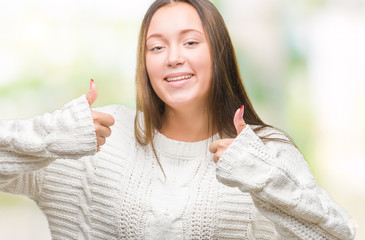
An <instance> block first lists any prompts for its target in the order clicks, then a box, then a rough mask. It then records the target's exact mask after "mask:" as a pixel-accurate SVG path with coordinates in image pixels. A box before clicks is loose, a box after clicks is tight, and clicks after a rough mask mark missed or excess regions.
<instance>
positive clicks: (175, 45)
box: [146, 3, 212, 108]
mask: <svg viewBox="0 0 365 240" xmlns="http://www.w3.org/2000/svg"><path fill="white" fill-rule="evenodd" d="M146 47H147V52H146V66H147V72H148V75H149V78H150V81H151V85H152V87H153V89H154V91H155V92H156V94H157V95H158V96H159V97H160V99H161V100H162V101H163V102H165V104H166V107H171V108H178V107H179V108H182V107H189V106H197V105H196V104H203V105H204V104H206V101H207V96H208V92H209V89H210V86H211V81H212V76H211V74H212V73H211V72H212V61H211V55H210V48H209V44H208V41H207V39H206V36H205V33H204V30H203V26H202V23H201V20H200V17H199V15H198V13H197V11H196V10H195V8H194V7H192V6H191V5H189V4H187V3H176V4H169V5H166V6H164V7H162V8H160V9H159V10H157V11H156V12H155V14H154V15H153V17H152V19H151V23H150V26H149V28H148V31H147V38H146Z"/></svg>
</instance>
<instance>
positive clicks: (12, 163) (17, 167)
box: [0, 95, 96, 190]
mask: <svg viewBox="0 0 365 240" xmlns="http://www.w3.org/2000/svg"><path fill="white" fill-rule="evenodd" d="M95 152H96V136H95V129H94V124H93V121H92V116H91V111H90V107H89V104H88V103H87V100H86V97H85V95H83V96H81V97H79V98H77V99H75V100H73V101H71V102H69V103H68V104H66V105H65V106H64V107H63V108H62V109H61V110H57V111H55V112H53V113H45V114H43V115H40V116H36V117H34V118H31V119H28V120H1V121H0V189H2V190H5V186H7V187H9V186H8V185H9V184H16V183H12V182H13V181H14V180H15V179H18V180H19V181H20V178H24V179H23V180H24V181H25V182H27V183H31V182H34V181H35V179H34V173H35V171H37V170H39V169H42V168H43V167H45V166H47V165H48V164H49V163H51V162H52V161H53V160H55V159H59V158H71V159H78V158H81V157H82V156H87V155H92V154H94V153H95Z"/></svg>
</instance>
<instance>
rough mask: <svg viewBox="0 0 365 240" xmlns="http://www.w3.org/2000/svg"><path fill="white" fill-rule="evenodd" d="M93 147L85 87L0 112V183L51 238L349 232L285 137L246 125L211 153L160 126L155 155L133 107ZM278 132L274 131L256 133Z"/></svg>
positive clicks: (346, 220)
mask: <svg viewBox="0 0 365 240" xmlns="http://www.w3.org/2000/svg"><path fill="white" fill-rule="evenodd" d="M98 110H99V111H103V112H107V113H109V114H112V115H113V116H114V118H115V120H116V123H115V125H114V126H113V127H112V135H111V137H109V138H108V139H107V143H106V144H105V145H104V146H103V147H102V148H101V151H100V152H98V153H96V154H95V149H96V140H95V133H94V129H93V124H92V118H91V113H90V109H89V107H88V104H87V101H86V98H85V96H82V97H80V98H78V99H75V100H74V101H72V102H71V103H69V104H67V105H66V106H65V107H64V108H63V109H62V110H60V111H56V112H55V113H53V114H44V115H42V116H38V117H35V118H33V119H30V120H23V121H0V190H1V191H4V192H9V193H14V194H22V195H26V196H28V197H29V198H31V199H33V200H34V201H35V202H36V203H37V204H38V206H39V208H40V209H41V210H42V211H43V213H44V214H45V216H46V217H47V219H48V222H49V227H50V230H51V234H52V238H53V239H108V240H109V239H222V240H224V239H227V240H228V239H229V240H234V239H341V240H345V239H353V238H354V232H355V230H354V227H353V224H352V222H351V219H350V217H349V216H348V215H347V213H346V212H344V210H343V209H342V208H341V207H339V206H338V205H337V204H335V203H334V202H333V201H332V199H331V198H330V196H329V195H328V194H327V193H326V192H325V191H324V190H323V189H321V188H320V187H319V186H318V185H317V184H316V182H315V180H314V179H313V176H312V175H311V173H310V170H309V168H308V166H307V164H306V162H305V160H304V159H303V158H302V156H301V154H300V153H299V151H298V150H297V149H296V148H295V147H294V146H292V145H291V144H288V143H282V142H279V141H269V142H266V143H263V142H262V141H261V140H260V138H259V137H258V136H257V135H256V134H255V133H254V131H253V130H252V126H248V127H246V129H245V130H244V131H242V133H241V134H240V135H239V136H238V137H237V138H236V139H235V141H234V142H233V143H232V144H231V146H230V147H229V148H228V149H227V150H226V152H225V153H224V154H223V155H222V157H221V159H220V160H219V162H218V164H215V163H214V162H213V161H212V155H211V154H210V153H209V151H208V148H209V144H210V143H211V142H212V141H213V140H215V139H217V138H218V136H214V137H213V138H212V139H208V140H206V141H201V142H197V143H187V142H179V141H175V140H171V139H168V138H166V137H165V136H163V135H161V134H159V133H157V134H156V137H155V141H154V142H155V146H156V150H157V155H158V157H159V159H160V161H161V164H162V166H163V168H164V170H165V172H166V177H167V179H166V180H164V177H163V175H162V174H161V170H160V169H159V166H158V164H157V162H156V159H155V156H154V154H153V151H152V149H151V147H149V146H148V147H142V146H140V145H139V144H138V143H137V142H136V141H135V138H134V132H133V131H134V130H133V129H134V128H133V122H134V116H135V114H136V111H135V110H130V109H128V108H126V107H123V106H118V105H111V106H107V107H104V108H100V109H98ZM262 134H263V135H267V134H270V136H272V137H276V138H284V136H283V135H282V134H281V133H279V132H277V131H276V130H273V129H269V130H266V131H263V132H262Z"/></svg>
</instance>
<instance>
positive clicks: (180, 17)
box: [147, 2, 204, 36]
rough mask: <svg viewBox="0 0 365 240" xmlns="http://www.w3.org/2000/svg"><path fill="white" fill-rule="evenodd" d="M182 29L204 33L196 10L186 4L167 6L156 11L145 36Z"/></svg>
mask: <svg viewBox="0 0 365 240" xmlns="http://www.w3.org/2000/svg"><path fill="white" fill-rule="evenodd" d="M183 29H194V30H198V31H200V32H202V33H203V32H204V29H203V26H202V22H201V19H200V17H199V14H198V12H197V11H196V9H195V8H194V7H193V6H191V5H190V4H188V3H183V2H179V3H173V4H168V5H165V6H163V7H161V8H160V9H158V10H157V11H156V12H155V13H154V15H153V16H152V19H151V23H150V26H149V28H148V31H147V36H148V35H151V34H156V33H158V34H164V33H168V32H172V31H180V30H183Z"/></svg>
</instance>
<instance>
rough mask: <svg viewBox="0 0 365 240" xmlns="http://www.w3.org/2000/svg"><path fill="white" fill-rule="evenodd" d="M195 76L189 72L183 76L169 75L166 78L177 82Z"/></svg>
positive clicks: (167, 80)
mask: <svg viewBox="0 0 365 240" xmlns="http://www.w3.org/2000/svg"><path fill="white" fill-rule="evenodd" d="M192 77H193V74H187V75H183V76H178V77H167V78H165V79H164V80H165V81H166V82H177V81H182V80H187V79H190V78H192Z"/></svg>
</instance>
